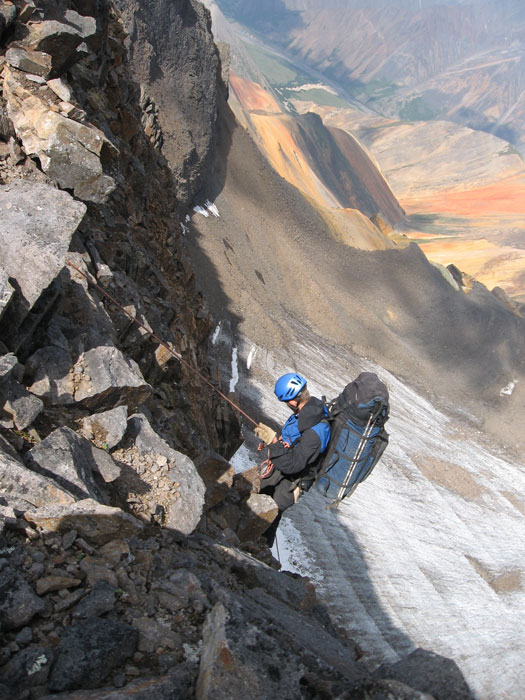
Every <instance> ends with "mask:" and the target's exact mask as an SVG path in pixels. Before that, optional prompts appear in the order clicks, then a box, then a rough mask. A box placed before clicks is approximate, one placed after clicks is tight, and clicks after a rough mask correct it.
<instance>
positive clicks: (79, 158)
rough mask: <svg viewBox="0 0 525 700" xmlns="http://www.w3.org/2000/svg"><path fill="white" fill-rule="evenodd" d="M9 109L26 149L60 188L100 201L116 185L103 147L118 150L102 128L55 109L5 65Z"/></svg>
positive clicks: (16, 130)
mask: <svg viewBox="0 0 525 700" xmlns="http://www.w3.org/2000/svg"><path fill="white" fill-rule="evenodd" d="M4 74H5V78H4V97H5V98H6V99H7V113H8V115H9V118H10V119H11V121H12V123H13V126H14V129H15V132H16V135H17V136H18V138H19V139H20V140H21V141H22V145H23V147H24V151H25V152H26V153H27V154H28V155H31V156H36V157H37V158H38V159H39V160H40V164H41V166H42V170H43V171H44V172H45V173H46V174H47V175H48V176H49V177H50V178H51V179H53V180H54V181H55V182H56V183H57V184H58V185H59V187H61V188H65V189H72V190H73V191H74V193H75V196H76V197H78V198H80V199H84V200H87V201H93V202H97V203H101V202H103V201H105V200H106V198H107V196H108V195H109V194H110V193H111V192H112V191H113V190H114V189H115V186H116V185H115V182H114V180H113V179H112V178H111V177H109V176H108V175H104V173H103V171H102V163H101V160H100V156H101V152H102V148H103V147H106V149H107V150H108V151H109V152H111V153H115V152H116V149H115V147H114V146H113V144H112V143H111V142H110V141H109V140H108V139H107V138H106V136H105V135H104V134H103V132H102V131H100V129H97V128H96V127H94V126H91V125H87V124H81V123H80V122H77V121H75V120H73V119H68V118H67V117H65V116H64V115H62V114H59V113H58V112H54V111H53V110H51V109H50V108H49V105H48V104H47V103H45V102H43V100H41V99H40V97H39V96H38V95H36V94H33V93H32V92H30V91H28V90H27V89H26V88H25V87H24V86H23V85H22V84H21V82H20V79H19V77H18V76H17V75H16V72H15V71H14V70H13V69H10V68H9V67H6V68H5V69H4Z"/></svg>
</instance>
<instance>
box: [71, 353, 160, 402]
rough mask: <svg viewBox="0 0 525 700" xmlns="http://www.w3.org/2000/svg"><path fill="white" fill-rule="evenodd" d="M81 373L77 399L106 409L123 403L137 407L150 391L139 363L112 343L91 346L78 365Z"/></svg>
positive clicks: (77, 370) (76, 369) (79, 373)
mask: <svg viewBox="0 0 525 700" xmlns="http://www.w3.org/2000/svg"><path fill="white" fill-rule="evenodd" d="M75 371H76V372H77V376H78V377H79V382H78V386H77V389H76V391H75V401H77V402H78V403H81V404H82V405H83V406H85V407H86V408H92V409H94V410H104V408H107V409H110V408H114V407H116V406H117V405H120V404H124V403H125V404H127V405H128V406H129V405H131V406H135V407H138V406H139V405H140V404H141V403H143V402H144V401H145V399H146V398H147V397H148V396H149V395H150V393H151V387H150V385H149V384H148V383H147V382H146V381H145V380H144V377H143V376H142V373H141V371H140V369H139V366H138V365H137V363H136V362H134V361H133V360H131V359H130V358H127V357H125V356H124V355H123V354H122V352H121V351H120V350H119V349H118V348H115V347H113V346H110V345H101V346H100V347H97V348H93V349H92V350H88V351H87V352H86V353H84V355H83V356H82V357H81V358H80V359H79V361H78V362H77V364H76V365H75Z"/></svg>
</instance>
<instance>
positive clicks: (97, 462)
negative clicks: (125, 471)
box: [91, 445, 121, 484]
mask: <svg viewBox="0 0 525 700" xmlns="http://www.w3.org/2000/svg"><path fill="white" fill-rule="evenodd" d="M91 454H92V455H93V460H94V465H93V468H94V469H95V470H96V471H97V472H98V473H99V474H100V476H101V477H102V478H103V479H104V481H105V482H106V483H107V484H109V483H111V482H112V481H115V479H118V478H119V476H120V473H121V468H120V466H119V465H118V464H117V463H116V462H115V460H114V459H113V457H112V456H111V455H110V454H108V453H107V452H106V451H105V450H101V449H100V448H99V447H95V446H94V445H91Z"/></svg>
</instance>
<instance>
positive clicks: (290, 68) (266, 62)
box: [244, 43, 311, 88]
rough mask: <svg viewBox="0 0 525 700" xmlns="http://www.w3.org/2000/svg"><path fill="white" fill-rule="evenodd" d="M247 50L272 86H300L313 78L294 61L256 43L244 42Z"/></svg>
mask: <svg viewBox="0 0 525 700" xmlns="http://www.w3.org/2000/svg"><path fill="white" fill-rule="evenodd" d="M244 45H245V47H246V51H247V52H248V53H249V55H250V57H251V58H252V59H253V61H254V63H255V64H256V65H257V67H258V69H259V70H260V71H261V73H262V74H263V75H264V77H265V78H266V80H267V81H268V82H269V83H270V85H271V86H272V87H276V88H277V87H299V86H300V85H304V83H307V82H310V81H311V78H310V77H309V76H308V75H307V74H306V73H303V72H302V71H301V70H300V69H298V68H296V67H295V66H294V65H293V64H292V63H290V62H289V61H287V60H286V59H284V58H281V57H280V56H277V55H276V54H274V53H272V52H271V51H268V50H267V49H264V48H263V47H262V46H256V45H255V44H248V43H245V44H244Z"/></svg>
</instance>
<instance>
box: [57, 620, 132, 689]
mask: <svg viewBox="0 0 525 700" xmlns="http://www.w3.org/2000/svg"><path fill="white" fill-rule="evenodd" d="M137 640H138V632H137V630H136V629H134V628H133V627H130V626H129V625H126V624H124V623H122V622H117V621H115V620H108V619H101V618H98V617H92V618H90V619H88V620H85V621H82V622H80V623H78V624H76V625H72V626H71V627H67V628H66V629H65V630H64V632H63V634H62V638H61V640H60V643H59V644H58V646H57V648H56V657H57V658H56V661H55V663H54V665H53V668H52V670H51V675H50V678H49V688H50V690H52V691H55V692H60V691H64V690H75V689H77V688H97V687H98V686H100V685H102V682H103V681H104V679H105V678H106V677H107V676H108V674H109V673H110V672H111V671H112V670H113V669H114V668H116V667H117V666H120V664H122V663H123V662H124V661H125V660H126V659H128V658H129V657H130V656H132V654H133V653H134V652H135V650H136V648H137Z"/></svg>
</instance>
